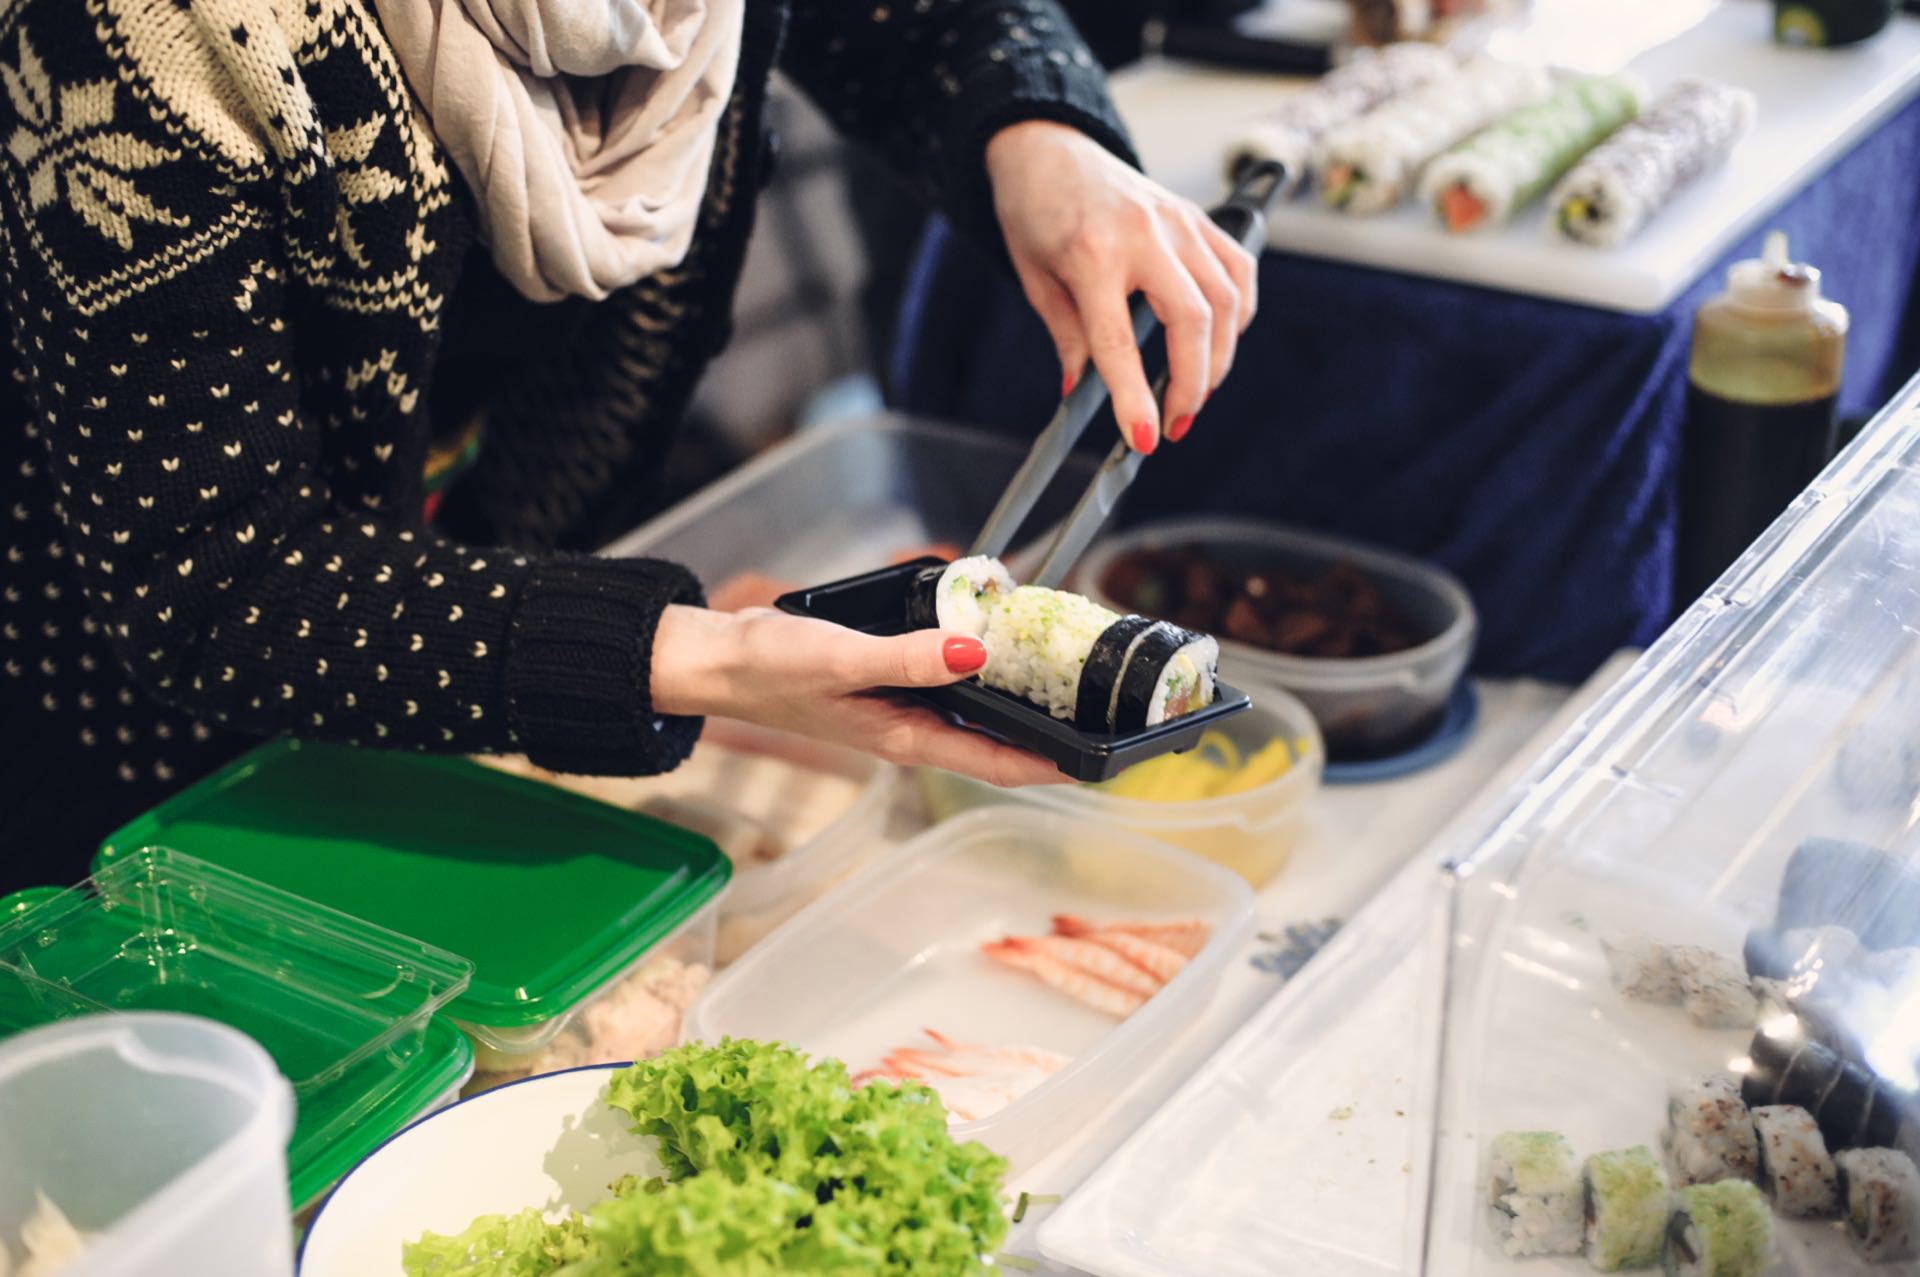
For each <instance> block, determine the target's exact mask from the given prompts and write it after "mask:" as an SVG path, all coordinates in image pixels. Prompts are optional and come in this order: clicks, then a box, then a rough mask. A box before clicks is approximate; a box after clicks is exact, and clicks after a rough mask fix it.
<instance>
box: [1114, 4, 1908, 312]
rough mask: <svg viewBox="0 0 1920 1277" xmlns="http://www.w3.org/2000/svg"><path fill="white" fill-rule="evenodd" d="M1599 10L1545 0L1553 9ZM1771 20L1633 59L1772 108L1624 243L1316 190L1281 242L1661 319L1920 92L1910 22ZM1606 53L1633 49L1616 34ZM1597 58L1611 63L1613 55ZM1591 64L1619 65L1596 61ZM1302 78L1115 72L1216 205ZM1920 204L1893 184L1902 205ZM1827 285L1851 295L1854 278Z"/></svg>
mask: <svg viewBox="0 0 1920 1277" xmlns="http://www.w3.org/2000/svg"><path fill="white" fill-rule="evenodd" d="M1623 2H1624V0H1623ZM1590 3H1591V0H1542V4H1543V6H1546V7H1547V8H1548V11H1549V13H1550V14H1551V13H1552V12H1553V10H1554V9H1556V8H1559V7H1565V6H1581V5H1587V4H1590ZM1676 7H1680V8H1684V7H1685V6H1683V5H1676ZM1771 13H1772V10H1771V7H1770V6H1769V5H1767V4H1765V3H1762V2H1761V0H1725V3H1722V4H1720V5H1718V6H1717V7H1715V8H1714V9H1713V10H1712V11H1711V12H1709V13H1707V14H1706V16H1705V17H1704V18H1702V19H1701V20H1700V21H1699V22H1698V24H1697V25H1694V26H1692V27H1690V28H1688V29H1686V30H1684V31H1683V32H1682V33H1681V34H1679V35H1678V36H1675V37H1674V38H1672V39H1671V40H1668V41H1667V42H1666V43H1664V44H1660V45H1657V46H1655V47H1653V48H1651V49H1648V50H1646V51H1645V52H1642V53H1640V54H1639V55H1638V56H1637V57H1633V58H1632V59H1631V61H1630V62H1629V64H1628V65H1630V66H1631V67H1632V69H1633V70H1635V71H1636V72H1638V73H1639V74H1641V75H1642V76H1644V77H1645V78H1646V79H1647V81H1648V82H1649V84H1650V85H1651V86H1652V87H1653V88H1654V89H1655V90H1656V91H1657V90H1659V89H1660V88H1661V87H1663V86H1665V85H1666V84H1667V83H1669V82H1671V81H1672V80H1674V79H1676V78H1678V77H1680V76H1682V75H1705V76H1711V77H1713V78H1716V79H1720V80H1725V81H1727V82H1729V83H1733V84H1739V85H1742V86H1744V87H1746V88H1748V89H1751V90H1752V91H1753V93H1754V94H1755V96H1756V97H1757V98H1758V99H1759V104H1760V112H1759V122H1758V124H1757V125H1756V127H1755V129H1754V132H1753V134H1752V135H1751V136H1749V137H1748V138H1747V140H1746V141H1745V142H1743V143H1742V144H1741V146H1740V148H1739V149H1738V150H1737V151H1736V152H1735V153H1734V155H1733V158H1732V159H1731V161H1730V162H1729V163H1728V164H1727V165H1726V166H1725V167H1724V168H1722V169H1721V170H1719V171H1717V172H1715V173H1711V174H1709V175H1707V176H1706V177H1704V178H1702V179H1701V180H1700V181H1699V182H1697V183H1695V184H1694V186H1693V187H1691V188H1690V189H1688V190H1686V191H1684V192H1682V193H1681V195H1680V196H1679V198H1678V199H1676V200H1675V202H1674V203H1673V204H1672V205H1670V206H1669V207H1668V208H1667V209H1665V210H1664V211H1663V212H1662V214H1661V215H1660V216H1659V217H1658V218H1656V219H1655V220H1654V221H1652V222H1651V223H1650V224H1649V225H1648V226H1647V227H1646V229H1645V230H1644V231H1642V232H1641V234H1640V236H1639V237H1638V238H1637V239H1635V240H1633V241H1632V242H1630V243H1628V244H1627V245H1625V246H1623V247H1621V248H1618V249H1611V250H1608V249H1593V248H1586V247H1583V246H1581V245H1577V244H1567V243H1563V242H1561V241H1559V240H1557V239H1555V238H1552V237H1550V236H1549V235H1548V233H1547V229H1546V214H1545V210H1544V206H1543V205H1541V204H1535V205H1534V206H1533V207H1531V208H1529V209H1524V210H1522V211H1521V213H1520V214H1519V216H1517V217H1516V218H1515V219H1514V221H1513V222H1511V223H1510V224H1508V225H1507V226H1505V227H1502V228H1500V229H1498V230H1496V231H1492V232H1488V233H1483V234H1479V235H1464V236H1453V235H1448V234H1446V233H1445V232H1443V231H1442V230H1440V228H1439V226H1438V225H1437V224H1436V223H1435V222H1434V221H1433V219H1432V216H1431V214H1430V213H1429V212H1428V211H1427V210H1426V209H1425V208H1419V207H1414V206H1411V205H1409V206H1405V207H1402V208H1400V209H1398V210H1396V211H1395V212H1393V213H1390V214H1387V215H1385V216H1381V217H1375V218H1355V217H1348V216H1345V215H1344V214H1338V213H1332V212H1328V211H1326V210H1325V209H1323V208H1322V207H1321V206H1320V205H1318V204H1317V203H1315V202H1314V201H1313V200H1312V199H1311V198H1310V197H1309V198H1306V199H1301V200H1295V201H1293V202H1291V203H1289V204H1287V205H1285V206H1284V207H1282V208H1279V209H1277V210H1275V212H1274V214H1273V216H1272V217H1271V219H1270V221H1269V229H1270V234H1269V240H1270V242H1271V243H1272V244H1273V246H1274V247H1276V248H1281V249H1285V250H1287V251H1289V252H1295V253H1304V254H1307V255H1309V256H1313V257H1322V258H1328V259H1331V260H1335V261H1344V262H1353V263H1356V264H1359V265H1363V266H1374V267H1379V268H1381V269H1384V270H1393V271H1400V272H1404V273H1406V274H1411V275H1425V276H1430V277H1433V278H1438V279H1450V280H1457V281H1460V282H1462V283H1468V284H1479V285H1483V286H1485V287H1488V288H1496V289H1499V290H1501V291H1504V292H1512V293H1523V294H1529V295H1532V296H1537V297H1550V298H1557V299H1560V300H1564V301H1571V302H1579V303H1582V304H1585V305H1589V306H1595V307H1600V308H1602V309H1606V310H1618V311H1628V312H1635V313H1642V314H1646V313H1652V312H1655V311H1659V310H1662V309H1664V308H1665V307H1666V306H1667V305H1668V303H1670V302H1671V301H1673V299H1674V298H1675V297H1677V296H1679V295H1680V293H1681V292H1683V291H1684V290H1685V289H1686V288H1687V287H1688V286H1689V285H1691V284H1692V283H1693V281H1694V280H1695V279H1697V278H1698V277H1699V275H1700V273H1701V272H1702V271H1703V270H1705V269H1706V268H1707V267H1709V266H1711V265H1712V264H1713V263H1714V262H1715V261H1716V260H1718V259H1719V257H1720V256H1721V255H1722V254H1723V253H1725V252H1726V250H1727V249H1728V248H1729V247H1730V246H1731V245H1732V244H1733V243H1734V242H1735V241H1736V240H1737V239H1739V238H1740V237H1741V236H1742V235H1743V234H1744V233H1746V232H1747V231H1749V230H1750V229H1752V228H1754V227H1756V226H1757V225H1759V224H1760V223H1761V222H1763V221H1764V220H1765V219H1766V217H1767V216H1769V215H1770V214H1771V213H1772V212H1773V211H1774V210H1775V209H1777V208H1778V207H1779V206H1780V205H1781V204H1782V203H1784V202H1785V201H1786V200H1787V199H1788V198H1790V197H1791V196H1792V195H1793V194H1794V193H1796V192H1797V191H1799V190H1800V189H1801V188H1802V187H1804V186H1805V185H1806V184H1807V183H1808V182H1810V181H1811V180H1812V179H1813V178H1815V177H1816V176H1818V175H1819V174H1820V173H1821V172H1823V171H1824V170H1825V169H1826V168H1827V167H1828V166H1829V165H1830V164H1831V163H1832V162H1833V161H1834V160H1835V159H1837V158H1838V157H1840V156H1841V155H1843V154H1845V153H1846V151H1847V150H1848V149H1850V148H1851V147H1852V146H1853V145H1854V144H1855V143H1856V142H1858V141H1859V140H1860V139H1861V138H1862V137H1864V136H1865V135H1866V134H1867V133H1868V132H1870V131H1871V130H1872V129H1873V128H1874V127H1875V126H1876V125H1878V124H1879V123H1880V122H1881V121H1883V120H1885V119H1886V118H1887V117H1888V116H1889V115H1891V114H1892V113H1894V112H1895V111H1897V110H1899V109H1900V108H1901V107H1902V106H1904V105H1906V103H1907V102H1908V101H1910V100H1911V99H1912V98H1913V97H1914V95H1915V94H1916V93H1917V92H1920V18H1914V17H1909V16H1905V15H1902V16H1900V17H1897V18H1896V19H1895V20H1894V22H1893V25H1892V26H1891V28H1889V29H1888V30H1887V31H1886V32H1884V33H1882V34H1881V35H1880V36H1879V37H1878V38H1877V39H1874V40H1872V41H1869V42H1868V43H1866V44H1864V45H1860V46H1856V47H1854V48H1851V49H1837V50H1800V49H1787V48H1782V47H1780V46H1777V45H1775V44H1774V43H1773V42H1772V40H1771V38H1770V25H1771ZM1566 26H1567V24H1566V23H1556V24H1555V25H1554V27H1552V28H1548V27H1544V26H1543V27H1541V28H1540V30H1539V32H1538V39H1537V41H1535V43H1536V45H1537V47H1539V48H1540V49H1541V51H1542V53H1543V56H1545V57H1547V58H1549V59H1551V60H1553V61H1555V62H1562V61H1565V60H1567V59H1565V58H1563V57H1561V56H1558V55H1559V54H1561V53H1562V52H1563V51H1564V50H1565V49H1566V48H1567V47H1568V46H1567V44H1566V42H1565V28H1566ZM1503 39H1506V40H1507V43H1504V44H1503V45H1502V46H1501V48H1500V51H1501V52H1503V53H1506V52H1513V51H1517V50H1518V49H1521V48H1524V47H1526V45H1527V43H1528V39H1529V37H1528V36H1527V35H1526V34H1524V33H1516V34H1514V35H1513V36H1511V37H1503ZM1595 47H1596V50H1602V51H1603V50H1607V49H1618V48H1620V47H1621V43H1620V40H1619V38H1618V36H1617V33H1615V35H1613V36H1610V37H1609V38H1608V39H1607V40H1604V41H1597V42H1596V46H1595ZM1594 57H1595V58H1598V59H1599V60H1600V62H1602V63H1604V62H1606V61H1608V60H1609V59H1607V58H1606V56H1605V53H1604V52H1596V53H1595V54H1594ZM1584 65H1585V67H1586V69H1590V70H1601V69H1608V68H1607V67H1606V66H1604V65H1595V64H1594V61H1593V60H1592V59H1589V60H1588V61H1587V62H1586V63H1585V64H1584ZM1290 83H1292V82H1290V81H1282V80H1276V79H1272V78H1266V77H1260V76H1252V75H1243V74H1236V73H1227V72H1217V71H1206V70H1200V69H1196V68H1194V67H1191V66H1181V65H1176V64H1173V63H1165V62H1160V63H1150V64H1147V65H1144V66H1142V67H1139V68H1135V69H1133V70H1131V71H1128V72H1125V73H1123V74H1121V75H1118V76H1116V77H1114V81H1113V90H1114V97H1115V100H1116V102H1117V103H1118V104H1119V107H1120V111H1121V114H1122V115H1123V116H1124V117H1125V118H1126V120H1127V123H1128V126H1129V127H1130V128H1131V129H1132V130H1133V134H1134V140H1135V143H1136V144H1137V145H1138V146H1139V148H1140V152H1141V156H1142V158H1143V159H1144V161H1145V163H1146V166H1147V171H1148V172H1149V173H1152V174H1153V175H1154V176H1155V177H1157V178H1159V179H1160V180H1161V181H1163V182H1165V183H1166V184H1167V185H1169V186H1171V187H1172V188H1173V189H1175V190H1178V191H1180V192H1181V193H1182V194H1185V195H1188V196H1190V197H1191V198H1193V199H1196V200H1200V201H1203V202H1208V201H1212V200H1215V199H1217V198H1218V197H1219V195H1220V192H1221V190H1222V188H1223V183H1222V179H1221V175H1220V159H1221V156H1222V155H1223V154H1224V152H1225V149H1226V146H1227V143H1228V141H1229V139H1230V138H1232V136H1233V135H1234V133H1235V132H1236V131H1237V130H1238V127H1239V126H1240V125H1241V124H1242V123H1243V122H1244V121H1246V120H1248V119H1250V118H1253V117H1255V116H1257V115H1258V114H1259V113H1260V112H1261V111H1262V110H1263V109H1264V108H1268V107H1270V106H1271V105H1272V103H1273V102H1275V101H1276V100H1278V98H1279V97H1280V95H1281V94H1283V93H1285V92H1287V91H1288V90H1287V88H1286V87H1285V86H1287V85H1288V84H1290ZM1910 195H1911V192H1910V191H1909V190H1904V189H1903V190H1893V189H1889V191H1888V196H1889V198H1895V199H1902V200H1904V199H1907V198H1908V197H1909V196H1910ZM1815 264H1816V265H1817V264H1818V263H1815ZM1830 283H1831V285H1832V286H1833V291H1834V292H1835V293H1836V294H1837V295H1843V294H1844V281H1830Z"/></svg>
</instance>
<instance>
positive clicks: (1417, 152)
mask: <svg viewBox="0 0 1920 1277" xmlns="http://www.w3.org/2000/svg"><path fill="white" fill-rule="evenodd" d="M1551 92H1552V84H1551V82H1550V80H1549V79H1548V77H1547V73H1546V72H1545V71H1544V70H1542V69H1541V68H1540V67H1537V66H1532V65H1528V64H1526V63H1520V62H1503V61H1500V60H1498V59H1496V58H1486V57H1480V58H1475V59H1473V60H1472V61H1470V62H1468V63H1466V64H1465V65H1464V66H1462V67H1461V68H1460V71H1459V73H1458V74H1457V75H1453V76H1449V77H1447V78H1445V79H1443V80H1437V81H1434V82H1433V83H1431V84H1428V85H1425V86H1423V87H1421V88H1418V89H1415V90H1413V91H1411V92H1409V93H1405V94H1402V95H1401V96H1399V97H1397V98H1394V99H1393V100H1392V101H1390V102H1388V103H1387V104H1386V105H1385V106H1382V107H1380V108H1379V109H1378V110H1374V111H1369V112H1368V113H1367V114H1365V115H1363V116H1361V117H1360V118H1359V119H1357V120H1353V121H1351V122H1349V123H1347V124H1343V125H1341V126H1340V127H1338V128H1336V129H1333V130H1332V131H1330V132H1329V133H1328V134H1327V136H1326V138H1325V139H1324V140H1323V141H1322V143H1321V146H1320V152H1319V155H1318V156H1317V158H1316V161H1315V166H1314V181H1315V182H1316V184H1317V185H1318V186H1319V189H1320V198H1321V200H1322V201H1323V202H1324V203H1326V204H1327V205H1328V206H1329V207H1331V208H1337V209H1339V210H1341V211H1342V212H1347V213H1359V214H1367V213H1383V212H1385V211H1386V210H1388V209H1390V208H1392V207H1393V206H1394V205H1396V204H1398V203H1399V202H1400V201H1401V200H1402V199H1403V198H1405V197H1406V195H1407V194H1408V192H1410V191H1411V190H1412V189H1413V186H1414V183H1415V181H1416V180H1417V179H1418V178H1419V175H1420V170H1421V169H1423V168H1425V167H1426V165H1427V164H1428V162H1429V161H1431V160H1432V159H1433V158H1434V157H1435V156H1437V155H1439V154H1440V153H1441V152H1442V151H1445V150H1446V149H1447V148H1448V147H1450V146H1452V145H1453V144H1454V143H1456V142H1458V141H1460V140H1461V139H1463V138H1466V137H1470V136H1472V135H1473V134H1474V133H1476V132H1478V131H1479V130H1481V129H1483V128H1486V127H1487V126H1488V125H1490V124H1492V123H1494V122H1495V121H1497V120H1499V119H1501V118H1503V117H1505V116H1507V115H1510V114H1512V113H1513V112H1515V111H1517V110H1519V109H1520V108H1521V107H1525V106H1533V105H1535V104H1536V103H1539V102H1544V101H1546V99H1547V97H1548V95H1549V94H1550V93H1551Z"/></svg>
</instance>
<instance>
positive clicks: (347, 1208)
mask: <svg viewBox="0 0 1920 1277" xmlns="http://www.w3.org/2000/svg"><path fill="white" fill-rule="evenodd" d="M622 1067H625V1066H623V1065H612V1064H607V1065H597V1066H593V1067H590V1068H583V1069H573V1070H570V1071H568V1072H565V1073H549V1074H545V1075H543V1076H540V1077H532V1078H528V1079H526V1080H525V1081H522V1082H514V1083H511V1084H509V1085H507V1086H503V1087H500V1088H499V1089H497V1090H493V1091H488V1092H486V1093H485V1094H484V1095H477V1096H475V1097H474V1098H472V1099H470V1100H464V1101H462V1102H461V1103H459V1104H455V1105H453V1106H452V1107H450V1108H444V1109H441V1110H440V1111H439V1112H438V1113H435V1114H432V1115H431V1116H428V1117H424V1118H421V1119H420V1120H419V1121H418V1122H415V1123H414V1124H413V1125H412V1126H409V1127H408V1128H407V1129H406V1130H404V1131H402V1132H400V1133H399V1134H398V1135H396V1136H394V1137H393V1138H392V1139H390V1140H388V1141H387V1142H386V1143H385V1144H383V1145H381V1146H380V1147H379V1148H377V1149H375V1150H374V1151H373V1152H372V1153H370V1154H369V1155H368V1156H367V1158H366V1160H364V1161H362V1162H361V1163H360V1164H359V1165H358V1166H356V1167H354V1169H353V1170H352V1171H351V1172H349V1173H348V1175H347V1177H346V1178H345V1179H343V1180H341V1181H340V1183H339V1185H338V1186H337V1187H336V1188H335V1189H334V1190H333V1193H332V1195H331V1196H329V1197H328V1198H327V1199H326V1201H324V1202H323V1203H321V1206H320V1209H319V1211H318V1212H317V1213H316V1214H315V1215H314V1219H313V1225H312V1227H311V1228H309V1229H308V1230H307V1236H306V1240H305V1241H304V1242H303V1243H302V1244H301V1247H300V1257H299V1272H300V1274H301V1277H400V1275H401V1271H402V1270H401V1267H400V1248H401V1247H402V1246H403V1245H404V1244H405V1243H407V1242H410V1241H414V1240H416V1239H417V1238H418V1237H419V1236H420V1234H421V1233H424V1232H436V1233H458V1232H460V1231H461V1230H463V1229H465V1228H466V1227H467V1225H469V1224H471V1223H472V1222H473V1221H474V1220H475V1219H476V1218H477V1217H479V1216H481V1215H498V1214H512V1213H514V1212H516V1211H521V1210H525V1209H526V1208H527V1207H529V1206H538V1207H540V1208H541V1209H542V1210H544V1211H546V1212H547V1215H548V1218H549V1219H560V1218H562V1217H564V1216H565V1215H566V1214H568V1213H569V1212H572V1211H580V1210H586V1209H587V1208H588V1207H590V1206H592V1205H593V1204H594V1203H596V1202H601V1201H605V1200H606V1198H607V1197H608V1192H607V1186H608V1185H609V1184H611V1183H613V1182H614V1181H615V1180H617V1179H619V1178H620V1177H621V1176H623V1175H641V1176H652V1175H658V1174H660V1173H661V1165H660V1160H659V1158H658V1157H657V1156H656V1155H655V1148H656V1145H657V1141H655V1140H654V1139H653V1138H651V1137H642V1136H639V1135H635V1134H633V1133H632V1131H630V1130H629V1129H628V1126H629V1121H628V1118H627V1116H626V1114H624V1113H621V1112H618V1111H616V1110H614V1109H612V1108H609V1107H608V1106H607V1100H606V1090H607V1078H608V1077H610V1076H611V1075H612V1073H613V1071H614V1070H615V1069H616V1068H622Z"/></svg>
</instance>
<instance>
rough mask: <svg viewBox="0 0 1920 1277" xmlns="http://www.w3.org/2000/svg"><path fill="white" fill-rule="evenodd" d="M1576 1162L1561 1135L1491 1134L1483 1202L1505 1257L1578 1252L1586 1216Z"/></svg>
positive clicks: (1584, 1234) (1585, 1224)
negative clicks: (1487, 1209)
mask: <svg viewBox="0 0 1920 1277" xmlns="http://www.w3.org/2000/svg"><path fill="white" fill-rule="evenodd" d="M1583 1192H1584V1186H1583V1184H1582V1182H1581V1178H1580V1163H1579V1160H1578V1159H1577V1158H1576V1157H1575V1156H1574V1153H1573V1146H1572V1145H1571V1144H1569V1143H1568V1142H1567V1139H1566V1137H1565V1136H1563V1135H1560V1134H1558V1133H1556V1132H1553V1131H1509V1132H1506V1133H1505V1134H1502V1135H1498V1136H1495V1137H1494V1140H1493V1149H1492V1163H1491V1165H1490V1166H1489V1167H1488V1170H1487V1205H1488V1207H1489V1208H1490V1211H1489V1213H1490V1215H1491V1217H1492V1220H1493V1226H1494V1229H1495V1231H1496V1232H1498V1233H1499V1234H1500V1238H1501V1246H1502V1248H1503V1249H1504V1250H1505V1251H1506V1252H1507V1254H1509V1255H1514V1256H1520V1255H1577V1254H1579V1253H1580V1251H1581V1249H1582V1248H1583V1247H1584V1246H1585V1244H1586V1233H1587V1217H1586V1209H1585V1204H1584V1201H1583V1198H1582V1194H1583Z"/></svg>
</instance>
